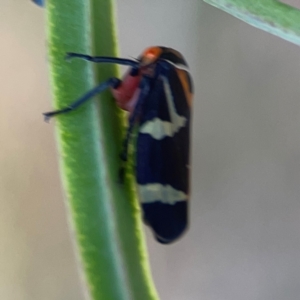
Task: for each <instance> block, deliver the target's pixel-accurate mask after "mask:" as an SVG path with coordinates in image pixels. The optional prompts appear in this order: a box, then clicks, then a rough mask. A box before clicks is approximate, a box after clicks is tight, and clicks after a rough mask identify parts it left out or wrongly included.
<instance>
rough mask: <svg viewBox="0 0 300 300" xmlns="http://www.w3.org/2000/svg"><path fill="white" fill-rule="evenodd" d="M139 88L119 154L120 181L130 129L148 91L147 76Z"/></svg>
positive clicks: (135, 120) (122, 176)
mask: <svg viewBox="0 0 300 300" xmlns="http://www.w3.org/2000/svg"><path fill="white" fill-rule="evenodd" d="M140 90H141V92H140V94H139V98H138V100H137V102H136V106H135V108H134V110H133V112H132V114H131V116H130V118H129V124H128V128H127V132H126V137H125V139H124V141H123V145H122V148H123V149H122V152H121V154H120V158H121V160H122V163H121V167H120V169H119V181H120V182H121V183H123V182H124V174H125V166H126V162H127V160H128V145H129V142H130V140H131V137H132V131H133V129H134V126H135V125H136V123H137V120H138V118H139V116H140V114H141V113H142V108H143V103H144V101H145V99H147V96H148V93H149V82H148V80H147V78H143V79H142V80H141V84H140Z"/></svg>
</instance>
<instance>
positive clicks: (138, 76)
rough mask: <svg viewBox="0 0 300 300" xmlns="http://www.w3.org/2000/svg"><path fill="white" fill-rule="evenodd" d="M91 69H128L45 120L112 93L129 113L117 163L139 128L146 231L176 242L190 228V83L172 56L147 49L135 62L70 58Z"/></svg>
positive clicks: (139, 179)
mask: <svg viewBox="0 0 300 300" xmlns="http://www.w3.org/2000/svg"><path fill="white" fill-rule="evenodd" d="M67 58H81V59H85V60H88V61H91V62H95V63H115V64H120V65H129V66H130V69H129V71H128V72H127V73H126V74H125V76H124V77H123V79H122V80H120V79H118V78H109V79H108V80H106V81H105V82H103V83H101V84H100V85H98V86H96V87H95V88H94V89H92V90H91V91H89V92H88V93H87V94H85V95H83V96H82V97H81V98H79V99H78V100H77V101H75V102H73V103H72V104H70V106H68V107H66V108H63V109H60V110H57V111H53V112H48V113H45V114H44V115H45V118H46V119H48V118H50V117H52V116H55V115H59V114H63V113H67V112H70V111H73V110H74V109H76V108H77V107H79V106H80V105H82V104H83V103H84V102H86V101H87V100H88V99H90V98H91V97H93V96H94V95H95V94H97V93H100V92H102V91H103V90H105V89H107V88H111V91H112V94H113V96H114V98H115V100H116V103H117V104H118V106H119V107H120V108H122V109H124V110H126V111H128V112H129V121H128V129H127V134H126V138H125V139H124V144H123V151H122V154H121V159H122V160H123V162H126V161H127V156H128V145H129V142H130V141H131V139H132V132H133V130H134V129H135V128H137V137H136V148H135V154H134V155H135V167H136V181H137V188H138V193H139V197H140V203H141V206H142V209H143V218H144V222H145V224H146V225H148V226H150V227H151V228H152V230H153V233H154V236H155V238H156V239H157V241H158V242H160V243H163V244H168V243H171V242H173V241H175V240H176V239H177V238H178V237H180V236H181V235H182V234H183V232H184V231H185V230H186V228H187V225H188V199H189V173H190V172H189V145H190V124H191V105H192V95H193V88H192V80H191V77H190V75H189V72H188V65H187V63H186V61H185V59H184V58H183V56H182V55H181V54H180V53H179V52H178V51H176V50H174V49H171V48H167V47H160V46H156V47H150V48H148V49H146V50H145V51H144V52H143V53H142V54H141V55H140V56H139V57H138V58H137V59H136V60H133V59H123V58H114V57H99V56H98V57H97V56H96V57H92V56H88V55H84V54H78V53H68V54H67Z"/></svg>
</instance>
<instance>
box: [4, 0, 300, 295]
mask: <svg viewBox="0 0 300 300" xmlns="http://www.w3.org/2000/svg"><path fill="white" fill-rule="evenodd" d="M117 4H118V7H117V11H118V25H119V37H120V49H121V55H122V56H125V57H126V56H127V57H128V56H137V55H138V54H139V53H140V52H141V51H142V50H143V49H144V48H145V47H147V46H149V45H165V46H170V47H173V48H176V49H177V50H179V51H181V52H182V53H183V54H184V55H185V57H186V58H187V60H188V62H189V64H190V67H191V72H192V74H193V77H194V83H195V100H194V118H193V121H194V124H193V149H192V159H193V161H192V167H193V171H192V175H193V177H192V178H193V182H192V202H191V228H190V230H189V232H188V233H187V234H186V236H185V237H184V238H183V239H181V240H180V241H179V242H177V243H176V244H174V245H171V246H162V245H160V244H157V243H156V242H155V241H154V240H153V239H152V237H151V236H150V234H149V235H148V238H147V242H148V247H149V254H150V258H151V266H152V272H153V276H154V280H155V283H156V286H157V289H158V291H159V294H160V296H161V299H163V300H169V299H172V300H181V299H186V300H194V299H199V300H200V299H201V300H240V299H242V300H269V299H270V300H282V299H285V300H295V299H299V295H300V218H299V216H300V201H299V195H300V184H299V183H300V182H299V180H300V137H299V132H300V118H299V116H300V101H299V86H300V84H299V83H300V82H299V75H300V69H299V66H300V55H299V48H298V47H296V46H295V45H293V44H290V43H288V42H286V41H284V40H281V39H279V38H278V37H275V36H272V35H269V34H268V33H266V32H263V31H260V30H258V29H255V28H253V27H250V26H249V25H247V24H245V23H243V22H241V21H239V20H237V19H235V18H233V17H231V16H230V15H228V14H226V13H224V12H222V11H219V10H217V9H215V8H213V7H210V6H208V5H207V4H204V3H202V2H201V1H199V0H190V1H182V0H164V1H158V0H152V1H145V0H142V1H136V0H135V1H134V0H127V1H118V2H117ZM0 5H1V9H0V94H1V101H0V145H1V151H0V299H1V300H41V299H42V300H56V299H58V300H60V299H63V300H69V299H70V300H77V299H78V300H79V299H83V293H82V292H81V290H80V286H79V282H80V279H79V276H78V274H77V267H76V263H75V259H74V254H73V251H72V248H71V240H70V235H69V232H68V228H67V220H66V215H65V208H64V203H63V195H62V189H61V185H60V180H59V171H58V165H57V152H56V147H55V143H54V129H53V124H50V125H49V124H46V123H44V122H43V119H42V116H41V112H43V111H47V110H49V108H50V107H51V103H50V101H51V96H50V88H49V82H48V74H47V71H48V70H47V55H46V49H45V47H46V39H45V31H44V21H45V20H44V13H43V10H42V9H40V8H38V7H36V6H34V5H32V4H31V3H30V1H29V0H0Z"/></svg>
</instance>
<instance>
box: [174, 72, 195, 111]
mask: <svg viewBox="0 0 300 300" xmlns="http://www.w3.org/2000/svg"><path fill="white" fill-rule="evenodd" d="M176 72H177V75H178V77H179V79H180V81H181V84H182V86H183V89H184V93H185V96H186V99H187V103H188V106H189V107H191V106H192V100H193V94H192V93H191V92H190V90H191V87H190V84H189V81H188V78H187V76H188V74H187V72H186V71H184V70H181V69H176Z"/></svg>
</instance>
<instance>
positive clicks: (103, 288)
mask: <svg viewBox="0 0 300 300" xmlns="http://www.w3.org/2000/svg"><path fill="white" fill-rule="evenodd" d="M47 22H48V28H47V29H48V43H49V57H50V69H51V80H52V86H53V95H54V107H55V109H57V108H62V107H65V106H67V105H68V104H69V103H71V102H72V101H73V100H74V99H76V98H78V97H79V96H81V95H82V94H83V93H85V92H86V91H88V90H89V89H91V88H92V87H93V86H94V85H95V82H94V80H93V73H92V65H91V64H90V63H87V62H84V61H80V60H74V61H72V62H71V63H67V62H65V61H64V56H65V53H66V52H79V53H87V54H90V53H93V52H94V53H96V54H97V55H110V56H112V55H116V54H117V53H116V52H117V51H116V39H115V31H114V19H113V1H112V0H111V1H110V0H101V1H96V0H93V1H91V2H89V1H85V0H64V1H62V0H48V1H47ZM92 49H94V51H92ZM115 75H117V69H116V67H115V66H102V67H101V69H100V68H99V69H98V71H97V82H98V81H101V80H102V79H107V78H109V77H111V76H115ZM95 102H96V101H95V100H91V101H90V102H88V103H87V104H85V105H84V106H83V107H81V108H79V109H78V110H76V111H74V112H71V113H69V114H66V115H61V116H58V117H56V118H55V123H56V127H57V141H58V146H59V152H60V165H61V173H62V178H63V183H64V188H65V191H66V196H67V207H68V208H69V211H70V213H69V216H70V220H71V224H72V226H73V229H74V236H75V243H76V245H77V248H78V252H79V257H80V260H81V263H82V270H83V273H84V278H85V281H86V283H87V287H88V291H89V294H90V296H91V298H92V299H97V300H98V299H105V300H118V299H122V300H123V299H125V300H127V299H128V300H129V299H137V300H140V299H143V300H148V299H158V297H157V294H156V290H155V287H154V285H153V283H152V279H151V275H150V269H149V265H148V260H147V252H146V247H145V243H144V238H143V234H142V225H141V220H140V211H139V205H138V203H137V199H136V197H135V190H134V179H133V175H132V172H131V173H129V174H128V176H127V178H126V182H125V184H120V183H118V169H119V165H120V159H119V151H120V145H121V139H122V131H123V128H122V124H123V121H124V120H123V114H122V113H121V112H120V110H118V109H117V108H116V105H115V103H114V101H113V100H112V97H111V95H110V93H109V92H106V93H103V94H102V95H101V101H100V102H99V107H97V106H96V103H95Z"/></svg>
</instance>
